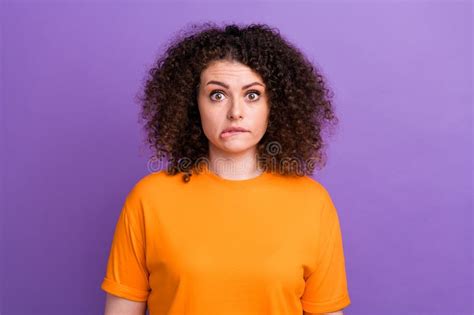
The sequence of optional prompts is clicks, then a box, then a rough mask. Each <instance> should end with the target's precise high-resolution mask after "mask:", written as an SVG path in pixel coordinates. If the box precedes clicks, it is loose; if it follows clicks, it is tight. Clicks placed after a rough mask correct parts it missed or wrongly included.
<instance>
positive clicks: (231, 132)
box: [221, 128, 250, 139]
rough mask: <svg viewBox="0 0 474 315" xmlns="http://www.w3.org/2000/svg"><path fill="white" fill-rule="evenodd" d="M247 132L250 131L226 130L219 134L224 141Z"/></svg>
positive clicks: (241, 129)
mask: <svg viewBox="0 0 474 315" xmlns="http://www.w3.org/2000/svg"><path fill="white" fill-rule="evenodd" d="M248 132H250V131H248V130H246V129H244V128H228V129H224V131H223V132H222V133H221V138H224V139H225V138H229V137H232V136H237V135H241V134H244V133H248Z"/></svg>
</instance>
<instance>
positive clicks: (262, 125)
mask: <svg viewBox="0 0 474 315" xmlns="http://www.w3.org/2000/svg"><path fill="white" fill-rule="evenodd" d="M198 107H199V113H200V116H201V124H202V127H203V131H204V134H205V135H206V137H207V138H208V140H209V146H210V148H209V149H210V151H213V152H221V153H226V154H241V153H244V152H255V150H256V145H257V143H258V142H259V141H260V139H261V138H262V137H263V135H264V134H265V131H266V129H267V124H268V116H269V105H268V101H267V94H266V89H265V84H264V82H263V80H262V78H261V77H260V75H259V74H258V73H256V72H255V71H253V70H252V69H251V68H249V67H247V66H246V65H244V64H241V63H239V62H231V61H223V60H219V61H214V62H213V63H211V64H210V65H209V66H208V67H207V68H206V69H205V70H204V71H202V73H201V77H200V85H199V93H198ZM231 127H240V128H243V129H245V130H246V131H242V132H225V130H226V129H227V128H231Z"/></svg>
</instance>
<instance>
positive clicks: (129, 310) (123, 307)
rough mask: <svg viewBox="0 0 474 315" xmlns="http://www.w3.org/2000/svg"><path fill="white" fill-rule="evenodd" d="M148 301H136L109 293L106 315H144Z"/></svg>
mask: <svg viewBox="0 0 474 315" xmlns="http://www.w3.org/2000/svg"><path fill="white" fill-rule="evenodd" d="M145 311H146V302H135V301H131V300H127V299H124V298H121V297H118V296H115V295H112V294H109V293H107V297H106V300H105V312H104V315H144V314H145Z"/></svg>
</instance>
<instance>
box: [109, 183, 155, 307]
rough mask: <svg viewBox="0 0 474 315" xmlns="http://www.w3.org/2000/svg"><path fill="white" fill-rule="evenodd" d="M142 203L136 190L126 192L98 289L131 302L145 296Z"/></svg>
mask: <svg viewBox="0 0 474 315" xmlns="http://www.w3.org/2000/svg"><path fill="white" fill-rule="evenodd" d="M145 248H146V247H145V229H144V218H143V209H142V203H141V201H140V198H139V196H138V193H137V191H136V190H134V189H132V191H131V192H130V193H129V194H128V196H127V198H126V200H125V203H124V205H123V207H122V211H121V212H120V216H119V218H118V221H117V223H116V226H115V232H114V236H113V240H112V245H111V248H110V253H109V257H108V262H107V269H106V273H105V277H104V279H103V281H102V284H101V289H102V290H104V291H105V292H108V293H110V294H113V295H116V296H119V297H122V298H126V299H129V300H132V301H137V302H144V301H146V300H147V299H148V295H149V291H150V287H149V283H148V276H149V272H148V270H147V267H146V256H145Z"/></svg>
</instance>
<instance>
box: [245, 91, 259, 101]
mask: <svg viewBox="0 0 474 315" xmlns="http://www.w3.org/2000/svg"><path fill="white" fill-rule="evenodd" d="M247 95H254V96H253V97H252V98H251V99H250V100H251V101H252V102H255V101H256V100H258V98H259V96H260V92H259V91H257V90H255V91H250V92H249V93H248V94H247ZM255 95H256V96H255Z"/></svg>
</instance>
